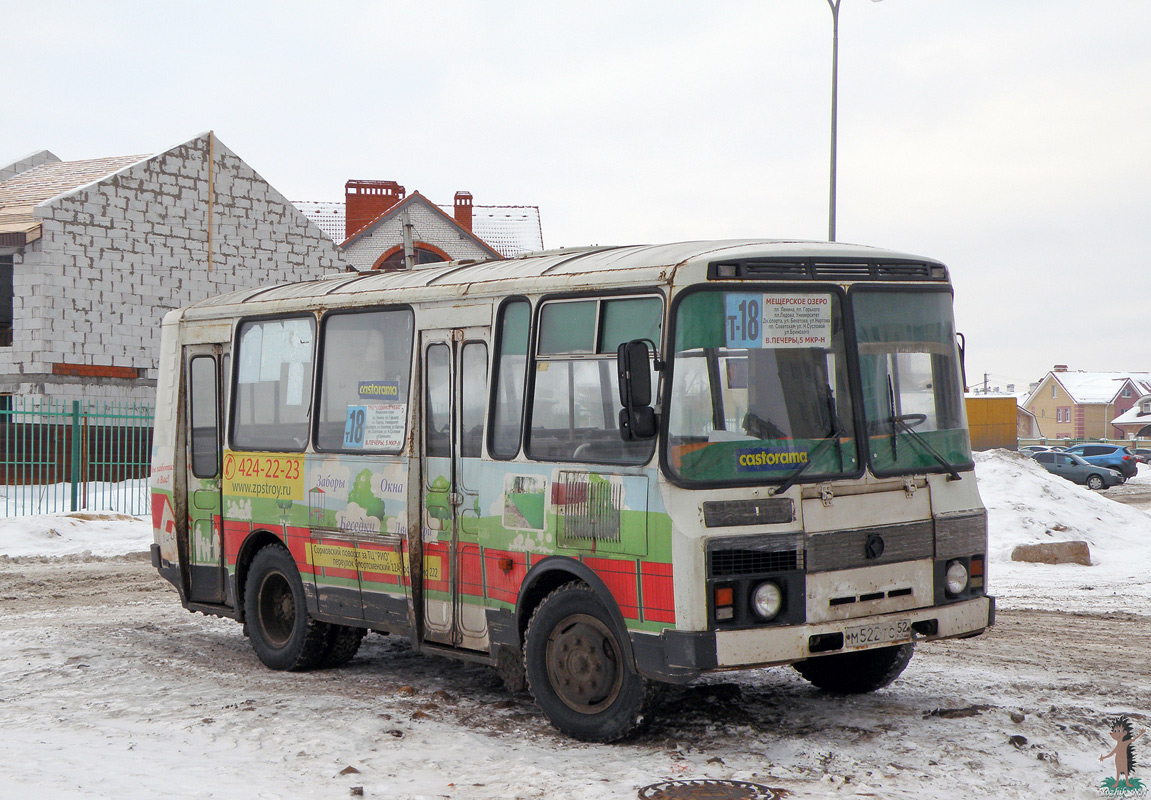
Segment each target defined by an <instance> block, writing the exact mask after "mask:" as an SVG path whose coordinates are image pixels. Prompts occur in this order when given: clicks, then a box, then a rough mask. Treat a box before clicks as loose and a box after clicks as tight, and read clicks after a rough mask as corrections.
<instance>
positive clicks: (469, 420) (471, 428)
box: [460, 342, 488, 458]
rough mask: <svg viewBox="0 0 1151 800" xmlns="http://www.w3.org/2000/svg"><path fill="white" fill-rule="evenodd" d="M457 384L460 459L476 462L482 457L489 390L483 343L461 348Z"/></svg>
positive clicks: (486, 356) (486, 358)
mask: <svg viewBox="0 0 1151 800" xmlns="http://www.w3.org/2000/svg"><path fill="white" fill-rule="evenodd" d="M460 381H461V383H462V385H461V386H460V395H461V397H460V455H461V456H463V457H464V458H479V457H480V456H481V455H482V454H483V441H484V401H485V400H486V399H487V392H486V391H485V390H486V389H487V386H488V346H487V345H486V344H484V343H483V342H468V343H467V344H465V345H464V351H463V364H462V365H461V368H460Z"/></svg>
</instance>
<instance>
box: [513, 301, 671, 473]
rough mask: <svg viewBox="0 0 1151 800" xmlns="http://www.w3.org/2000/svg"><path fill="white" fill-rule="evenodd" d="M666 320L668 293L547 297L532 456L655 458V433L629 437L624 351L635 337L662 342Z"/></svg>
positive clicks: (613, 460) (612, 460) (619, 460)
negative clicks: (620, 359) (621, 364)
mask: <svg viewBox="0 0 1151 800" xmlns="http://www.w3.org/2000/svg"><path fill="white" fill-rule="evenodd" d="M662 322H663V299H662V298H660V297H651V296H645V297H611V298H590V299H582V298H580V299H573V300H553V301H549V302H547V303H545V304H544V306H543V309H542V311H541V312H540V322H539V341H538V342H537V346H536V363H535V379H534V381H533V384H532V397H531V404H532V405H531V408H532V414H531V430H530V431H529V432H528V445H527V448H528V455H529V456H530V457H531V458H534V459H538V460H541V461H581V462H589V463H602V464H641V463H644V462H646V461H647V460H648V459H649V458H650V457H651V454H652V451H653V448H654V446H655V441H654V439H652V440H644V441H624V440H623V439H622V438H621V436H620V431H619V411H620V404H619V385H618V380H619V378H618V373H617V370H616V350H617V348H618V347H619V345H620V344H622V343H623V342H628V341H631V340H633V339H648V340H650V341H652V342H658V341H660V338H661V337H660V331H661V327H662ZM652 385H653V386H654V385H655V382H654V380H653V382H652Z"/></svg>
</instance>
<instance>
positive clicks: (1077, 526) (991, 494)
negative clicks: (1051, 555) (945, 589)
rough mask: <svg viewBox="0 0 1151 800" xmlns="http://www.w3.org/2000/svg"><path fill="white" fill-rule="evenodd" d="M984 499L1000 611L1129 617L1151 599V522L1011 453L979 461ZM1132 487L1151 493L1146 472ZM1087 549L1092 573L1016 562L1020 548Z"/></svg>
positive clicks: (993, 587) (1064, 566) (993, 586)
mask: <svg viewBox="0 0 1151 800" xmlns="http://www.w3.org/2000/svg"><path fill="white" fill-rule="evenodd" d="M975 470H976V476H977V477H978V480H979V494H980V496H981V497H982V498H983V503H984V505H986V506H987V516H988V527H989V539H990V541H989V548H990V551H991V552H990V560H991V568H990V575H989V588H990V592H991V593H992V594H995V595H997V596H998V597H999V602H1000V604H1001V605H1006V606H1009V607H1025V608H1053V609H1064V610H1066V609H1068V608H1083V609H1084V610H1092V611H1104V610H1107V611H1122V610H1126V608H1127V606H1128V601H1129V600H1131V599H1133V598H1136V597H1138V598H1146V599H1151V547H1149V546H1148V545H1151V514H1148V513H1147V512H1145V511H1141V510H1139V509H1137V508H1134V507H1132V506H1126V505H1123V504H1122V503H1119V502H1116V501H1115V500H1112V499H1111V498H1109V497H1107V496H1106V495H1103V494H1100V493H1098V492H1093V491H1091V490H1090V489H1087V488H1085V487H1083V486H1079V485H1077V484H1074V483H1071V482H1070V481H1068V480H1065V479H1063V478H1060V477H1058V476H1056V475H1052V474H1051V473H1049V472H1047V470H1045V469H1043V467H1041V466H1039V464H1038V463H1036V462H1035V461H1034V460H1033V459H1031V458H1029V457H1027V456H1023V455H1019V454H1018V453H1013V452H1008V451H1006V450H991V451H988V452H984V453H976V454H975ZM1128 485H1131V486H1140V485H1151V469H1149V468H1148V466H1147V465H1145V464H1141V465H1140V467H1139V474H1138V475H1136V476H1135V477H1133V478H1132V479H1131V480H1130V481H1128ZM1066 541H1085V542H1087V544H1088V546H1089V547H1090V548H1091V561H1092V566H1090V567H1085V566H1081V565H1078V564H1059V565H1047V564H1026V563H1018V562H1013V561H1011V551H1012V550H1014V549H1015V547H1016V546H1018V545H1021V544H1038V543H1043V542H1066Z"/></svg>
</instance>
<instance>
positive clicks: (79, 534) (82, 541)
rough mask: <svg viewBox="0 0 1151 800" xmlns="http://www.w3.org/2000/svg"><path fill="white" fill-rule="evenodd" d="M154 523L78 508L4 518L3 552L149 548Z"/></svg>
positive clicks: (98, 552) (111, 552) (102, 552)
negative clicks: (76, 509)
mask: <svg viewBox="0 0 1151 800" xmlns="http://www.w3.org/2000/svg"><path fill="white" fill-rule="evenodd" d="M151 544H152V522H151V520H143V519H140V518H139V517H130V516H128V515H127V514H117V513H115V512H108V511H75V512H72V513H68V514H41V515H37V516H27V517H9V518H7V519H2V520H0V555H6V556H48V557H54V556H75V555H93V556H116V555H122V554H124V553H135V552H139V551H143V550H147V549H148V548H149V547H150V546H151Z"/></svg>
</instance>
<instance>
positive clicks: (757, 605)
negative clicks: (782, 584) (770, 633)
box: [751, 581, 783, 622]
mask: <svg viewBox="0 0 1151 800" xmlns="http://www.w3.org/2000/svg"><path fill="white" fill-rule="evenodd" d="M751 607H752V609H754V610H755V613H756V615H757V616H758V617H759V618H760V619H762V620H764V621H765V622H766V621H767V620H770V619H773V618H774V617H775V615H776V614H778V613H779V610H780V609H781V608H783V593H782V592H780V591H779V587H778V586H776V585H775V584H774V583H772V582H771V581H766V582H764V583H761V584H760V585H759V586H756V587H755V591H754V592H752V593H751Z"/></svg>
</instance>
